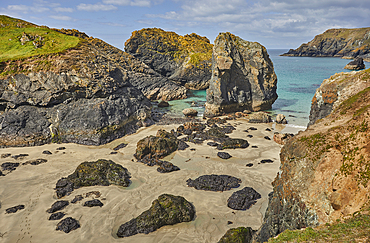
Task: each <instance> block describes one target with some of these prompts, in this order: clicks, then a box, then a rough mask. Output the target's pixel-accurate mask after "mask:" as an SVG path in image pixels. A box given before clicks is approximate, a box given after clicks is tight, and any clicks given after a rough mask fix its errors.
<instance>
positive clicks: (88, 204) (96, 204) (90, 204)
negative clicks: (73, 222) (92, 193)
mask: <svg viewBox="0 0 370 243" xmlns="http://www.w3.org/2000/svg"><path fill="white" fill-rule="evenodd" d="M103 206H104V204H103V203H102V202H101V201H100V200H99V199H93V200H89V201H86V202H85V203H84V207H90V208H91V207H103Z"/></svg>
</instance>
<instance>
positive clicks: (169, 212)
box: [117, 194, 195, 237]
mask: <svg viewBox="0 0 370 243" xmlns="http://www.w3.org/2000/svg"><path fill="white" fill-rule="evenodd" d="M194 217H195V208H194V206H193V205H192V204H191V203H190V202H188V201H187V200H186V199H185V198H183V197H181V196H173V195H169V194H162V195H160V196H159V197H158V199H156V200H154V201H153V202H152V206H151V207H150V208H149V210H147V211H145V212H143V213H142V214H140V215H139V216H138V217H137V218H134V219H132V220H130V221H129V222H127V223H125V224H122V225H121V226H120V227H119V229H118V231H117V236H118V237H128V236H132V235H136V234H139V233H144V234H148V233H150V232H153V231H155V230H157V229H158V228H160V227H162V226H165V225H173V224H177V223H181V222H189V221H192V220H193V219H194Z"/></svg>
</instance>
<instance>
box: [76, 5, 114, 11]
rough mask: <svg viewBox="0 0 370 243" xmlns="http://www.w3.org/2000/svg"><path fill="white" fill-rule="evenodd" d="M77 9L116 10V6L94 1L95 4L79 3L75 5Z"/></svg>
mask: <svg viewBox="0 0 370 243" xmlns="http://www.w3.org/2000/svg"><path fill="white" fill-rule="evenodd" d="M77 9H78V10H83V11H111V10H116V9H117V7H116V6H113V5H105V4H101V3H96V4H86V3H81V4H79V5H78V6H77Z"/></svg>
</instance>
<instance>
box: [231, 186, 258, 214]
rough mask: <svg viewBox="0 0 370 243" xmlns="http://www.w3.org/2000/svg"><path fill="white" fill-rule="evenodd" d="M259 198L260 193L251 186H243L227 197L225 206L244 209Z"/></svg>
mask: <svg viewBox="0 0 370 243" xmlns="http://www.w3.org/2000/svg"><path fill="white" fill-rule="evenodd" d="M260 198H261V194H259V193H258V192H256V191H255V190H254V189H253V188H251V187H244V188H243V189H242V190H240V191H237V192H234V193H233V194H232V195H231V196H230V197H229V199H227V206H228V207H229V208H232V209H235V210H246V209H249V208H250V207H251V206H252V205H254V204H255V203H256V202H257V199H260Z"/></svg>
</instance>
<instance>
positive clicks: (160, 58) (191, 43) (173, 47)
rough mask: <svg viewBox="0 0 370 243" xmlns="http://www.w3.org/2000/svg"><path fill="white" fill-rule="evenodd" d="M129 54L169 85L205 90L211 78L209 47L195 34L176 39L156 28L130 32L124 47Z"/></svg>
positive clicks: (208, 44) (206, 40)
mask: <svg viewBox="0 0 370 243" xmlns="http://www.w3.org/2000/svg"><path fill="white" fill-rule="evenodd" d="M125 51H126V52H127V53H130V54H132V55H133V56H135V57H136V58H138V59H139V60H141V61H142V62H144V63H145V64H147V65H148V66H149V67H151V68H152V69H153V70H155V71H156V72H157V73H158V74H160V75H161V76H162V77H165V78H168V79H169V80H170V81H169V82H175V83H177V84H180V85H184V87H185V88H187V89H195V90H200V89H206V88H208V86H209V80H210V78H211V58H212V44H210V42H209V40H208V39H207V38H206V37H201V36H199V35H197V34H194V33H193V34H190V35H185V36H180V35H178V34H176V33H174V32H168V31H164V30H162V29H158V28H148V29H142V30H138V31H134V32H133V33H132V35H131V37H130V39H128V40H127V41H126V43H125Z"/></svg>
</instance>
